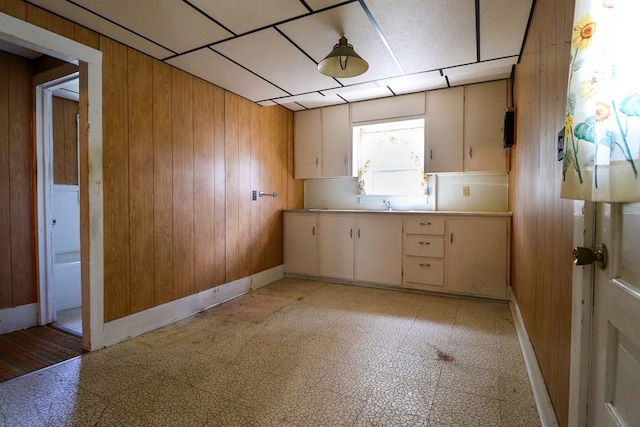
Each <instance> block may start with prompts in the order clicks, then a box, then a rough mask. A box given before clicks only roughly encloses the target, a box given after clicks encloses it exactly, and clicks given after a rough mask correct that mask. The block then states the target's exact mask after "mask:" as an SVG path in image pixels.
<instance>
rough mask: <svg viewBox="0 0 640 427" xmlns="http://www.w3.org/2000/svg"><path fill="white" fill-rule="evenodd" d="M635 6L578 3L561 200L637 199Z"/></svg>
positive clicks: (639, 63)
mask: <svg viewBox="0 0 640 427" xmlns="http://www.w3.org/2000/svg"><path fill="white" fill-rule="evenodd" d="M639 24H640V0H576V6H575V14H574V26H573V35H572V38H571V60H570V65H569V67H570V68H569V83H568V90H567V111H566V123H565V135H564V142H565V146H564V159H563V182H562V189H561V193H560V195H561V197H563V198H568V199H580V200H594V201H608V202H631V201H640V180H639V179H638V168H639V167H640V51H638V50H636V48H637V47H634V46H636V45H635V40H636V37H637V34H638V25H639Z"/></svg>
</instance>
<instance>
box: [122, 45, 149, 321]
mask: <svg viewBox="0 0 640 427" xmlns="http://www.w3.org/2000/svg"><path fill="white" fill-rule="evenodd" d="M127 75H128V82H127V87H128V88H129V90H128V103H129V203H130V206H129V227H130V235H129V237H130V246H131V250H130V256H131V312H132V313H137V312H139V311H143V310H146V309H148V308H151V307H153V306H154V303H155V284H154V275H155V265H154V261H155V259H154V251H153V248H154V233H155V229H154V224H153V218H154V212H153V210H154V203H153V189H154V188H153V187H154V176H153V169H154V164H153V150H154V147H153V139H151V138H149V135H153V106H152V103H150V102H149V100H150V99H153V79H150V78H149V76H153V61H152V59H151V58H150V57H148V56H146V55H143V54H141V53H139V52H136V51H134V50H132V49H129V50H128V73H127Z"/></svg>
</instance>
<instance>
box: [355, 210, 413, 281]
mask: <svg viewBox="0 0 640 427" xmlns="http://www.w3.org/2000/svg"><path fill="white" fill-rule="evenodd" d="M356 223H357V226H356V228H357V233H356V234H357V238H356V263H355V269H356V271H355V279H356V280H358V281H362V282H373V283H381V284H385V285H394V286H400V284H401V283H402V218H401V217H398V216H392V215H387V216H384V214H372V215H369V216H366V217H361V216H359V217H358V218H356Z"/></svg>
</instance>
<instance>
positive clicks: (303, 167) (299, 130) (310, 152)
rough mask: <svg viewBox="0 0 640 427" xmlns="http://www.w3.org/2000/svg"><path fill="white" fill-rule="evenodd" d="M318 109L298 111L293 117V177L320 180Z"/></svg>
mask: <svg viewBox="0 0 640 427" xmlns="http://www.w3.org/2000/svg"><path fill="white" fill-rule="evenodd" d="M320 111H321V110H320V109H315V110H307V111H298V112H296V113H295V115H294V138H293V144H294V150H293V155H294V172H295V173H294V176H295V178H296V179H302V178H320V147H321V144H322V116H321V113H320Z"/></svg>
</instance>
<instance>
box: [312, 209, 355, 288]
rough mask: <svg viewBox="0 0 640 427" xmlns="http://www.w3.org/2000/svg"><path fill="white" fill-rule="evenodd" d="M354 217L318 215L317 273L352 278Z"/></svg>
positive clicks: (325, 275)
mask: <svg viewBox="0 0 640 427" xmlns="http://www.w3.org/2000/svg"><path fill="white" fill-rule="evenodd" d="M354 237H355V230H354V218H353V216H351V215H331V214H321V215H319V216H318V274H319V275H320V276H323V277H334V278H338V279H350V280H351V279H353V242H354Z"/></svg>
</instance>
